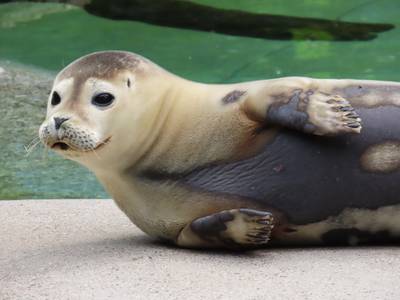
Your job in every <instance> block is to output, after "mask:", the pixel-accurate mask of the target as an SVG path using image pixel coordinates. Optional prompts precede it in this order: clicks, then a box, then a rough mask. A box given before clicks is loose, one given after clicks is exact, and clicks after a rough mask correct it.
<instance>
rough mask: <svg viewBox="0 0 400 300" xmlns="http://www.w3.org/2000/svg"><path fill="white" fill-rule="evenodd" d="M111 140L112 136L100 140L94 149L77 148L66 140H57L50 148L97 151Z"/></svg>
mask: <svg viewBox="0 0 400 300" xmlns="http://www.w3.org/2000/svg"><path fill="white" fill-rule="evenodd" d="M110 140H111V137H108V138H106V139H105V140H104V141H102V142H100V143H99V144H98V145H97V146H96V147H95V148H93V149H77V148H76V147H72V146H71V145H69V144H67V143H66V142H64V141H58V142H55V143H54V144H53V145H51V146H50V148H51V149H54V150H61V151H67V150H74V151H78V152H90V151H97V150H99V149H101V148H103V147H104V146H105V145H106V144H108V142H109V141H110Z"/></svg>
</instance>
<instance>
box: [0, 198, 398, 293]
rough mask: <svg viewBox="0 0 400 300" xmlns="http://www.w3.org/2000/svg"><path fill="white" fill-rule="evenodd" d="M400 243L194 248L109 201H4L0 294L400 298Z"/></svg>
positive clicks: (0, 220)
mask: <svg viewBox="0 0 400 300" xmlns="http://www.w3.org/2000/svg"><path fill="white" fill-rule="evenodd" d="M399 269H400V255H399V248H395V247H393V248H391V247H385V248H384V247H380V248H347V249H327V248H324V249H315V248H314V249H312V248H310V249H268V250H258V251H253V252H249V253H241V254H240V253H224V252H204V251H190V250H184V249H177V248H173V247H168V246H165V245H162V244H159V243H156V242H154V241H153V240H152V239H150V238H148V237H147V236H145V235H144V234H143V233H142V232H141V231H140V230H139V229H137V228H136V227H135V226H134V225H132V224H131V223H130V222H129V220H128V219H127V218H126V217H125V216H124V215H123V214H122V213H121V212H120V211H119V210H118V209H117V207H116V206H115V205H114V204H113V203H112V201H107V200H98V201H94V200H67V201H64V200H43V201H42V200H41V201H38V200H34V201H0V299H2V300H5V299H24V300H25V299H269V300H270V299H400V276H399Z"/></svg>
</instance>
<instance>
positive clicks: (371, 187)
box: [180, 106, 400, 224]
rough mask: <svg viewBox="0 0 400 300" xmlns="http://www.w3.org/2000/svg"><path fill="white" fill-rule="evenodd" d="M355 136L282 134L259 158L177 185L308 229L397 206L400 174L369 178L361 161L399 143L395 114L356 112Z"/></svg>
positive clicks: (393, 110)
mask: <svg viewBox="0 0 400 300" xmlns="http://www.w3.org/2000/svg"><path fill="white" fill-rule="evenodd" d="M357 111H358V113H359V114H360V116H361V118H362V120H363V121H364V128H363V131H362V132H361V134H359V135H345V136H340V137H319V136H312V135H306V134H301V133H299V132H295V131H291V130H286V129H283V130H282V131H281V132H280V133H279V134H278V135H277V136H276V138H275V139H274V140H273V141H272V142H271V143H270V144H268V145H266V146H265V148H264V150H263V151H262V152H261V153H259V154H258V155H256V156H254V157H252V158H250V159H246V160H242V161H239V162H234V163H228V164H223V165H217V166H210V167H205V168H202V169H199V170H195V171H193V172H191V173H189V174H186V175H185V176H183V177H182V178H181V179H180V183H181V184H183V185H186V186H188V187H192V188H197V189H201V190H205V191H209V192H214V193H221V194H228V195H229V194H230V195H235V196H241V197H245V198H248V199H252V200H254V201H255V202H257V203H261V204H264V205H265V206H266V207H274V208H276V209H278V210H279V211H281V212H282V213H283V214H284V215H285V216H286V217H287V218H288V221H290V222H291V223H294V224H308V223H312V222H317V221H321V220H324V219H326V218H327V217H329V216H334V215H337V214H339V213H340V212H341V211H343V209H345V208H349V207H353V208H368V209H376V208H378V207H382V206H387V205H394V204H400V196H399V194H400V172H399V170H396V171H394V172H391V173H389V174H382V173H371V172H368V171H365V170H363V169H362V167H361V165H360V157H361V155H362V153H363V152H364V151H365V150H366V149H367V148H368V147H369V146H371V145H374V144H379V143H383V142H385V141H399V140H400V126H399V124H400V108H399V107H395V106H384V107H379V108H373V109H366V108H359V109H358V110H357Z"/></svg>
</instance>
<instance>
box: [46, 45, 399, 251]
mask: <svg viewBox="0 0 400 300" xmlns="http://www.w3.org/2000/svg"><path fill="white" fill-rule="evenodd" d="M399 120H400V84H399V83H396V82H384V81H367V80H365V81H364V80H347V79H346V80H334V79H312V78H305V77H287V78H278V79H272V80H260V81H253V82H243V83H236V84H220V85H217V84H202V83H197V82H192V81H189V80H186V79H183V78H180V77H178V76H176V75H174V74H171V73H169V72H167V71H166V70H164V69H162V68H161V67H159V66H157V65H156V64H154V63H152V62H151V61H149V60H147V59H145V58H143V57H141V56H139V55H136V54H133V53H129V52H122V51H106V52H97V53H93V54H89V55H87V56H84V57H82V58H80V59H78V60H76V61H74V62H73V63H71V64H70V65H69V66H67V67H66V68H65V69H63V70H62V71H61V72H60V73H59V74H58V75H57V77H56V78H55V81H54V85H53V88H52V91H51V94H50V97H49V101H48V107H47V117H46V119H45V121H44V122H43V124H42V125H41V127H40V130H39V136H40V139H41V140H42V142H43V143H44V144H45V145H46V146H47V147H49V148H51V149H53V150H55V151H56V152H57V153H59V154H61V155H62V156H64V157H66V158H68V159H72V160H75V161H77V162H79V163H80V164H82V165H84V166H86V167H87V168H89V169H90V170H91V171H92V172H93V173H94V174H95V175H96V176H97V178H98V179H99V181H100V182H101V183H102V184H103V185H104V187H105V189H106V190H107V191H108V193H109V194H110V195H111V196H112V197H113V199H114V200H115V202H116V203H117V205H118V206H119V207H120V208H121V210H122V211H123V212H124V213H125V214H126V215H127V216H128V217H129V218H130V219H131V220H132V222H133V223H135V224H136V225H137V226H138V227H139V228H140V229H142V230H143V231H144V232H146V233H147V234H149V235H151V236H153V237H157V238H160V239H163V240H167V241H171V242H174V243H176V244H177V245H179V246H182V247H194V248H205V247H226V248H235V249H242V248H245V249H246V248H249V247H250V248H251V247H259V246H265V245H276V244H302V245H306V244H308V245H312V244H313V245H315V244H321V245H327V244H328V245H331V244H335V245H337V244H346V245H347V244H350V245H357V244H362V243H373V242H393V241H398V240H399V235H400V197H399V192H400V187H399V182H400V126H399ZM361 127H363V128H362V130H361Z"/></svg>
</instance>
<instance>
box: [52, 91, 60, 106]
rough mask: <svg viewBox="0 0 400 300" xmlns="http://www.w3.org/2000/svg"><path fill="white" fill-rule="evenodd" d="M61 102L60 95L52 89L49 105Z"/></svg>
mask: <svg viewBox="0 0 400 300" xmlns="http://www.w3.org/2000/svg"><path fill="white" fill-rule="evenodd" d="M60 102H61V97H60V95H59V94H58V93H57V92H56V91H54V92H53V95H52V96H51V105H57V104H59V103H60Z"/></svg>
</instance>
